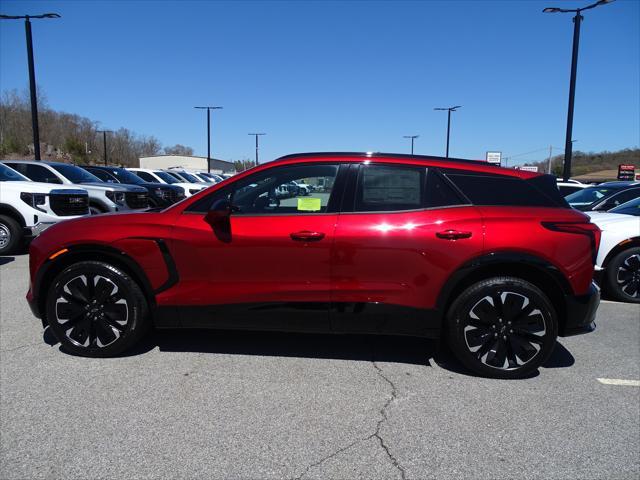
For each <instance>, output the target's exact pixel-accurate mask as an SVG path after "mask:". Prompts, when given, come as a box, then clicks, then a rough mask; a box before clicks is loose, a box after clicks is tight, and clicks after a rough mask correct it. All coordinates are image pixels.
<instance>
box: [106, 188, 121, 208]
mask: <svg viewBox="0 0 640 480" xmlns="http://www.w3.org/2000/svg"><path fill="white" fill-rule="evenodd" d="M106 194H107V198H108V199H109V200H111V201H112V202H113V203H117V204H118V205H124V192H111V191H107V192H106Z"/></svg>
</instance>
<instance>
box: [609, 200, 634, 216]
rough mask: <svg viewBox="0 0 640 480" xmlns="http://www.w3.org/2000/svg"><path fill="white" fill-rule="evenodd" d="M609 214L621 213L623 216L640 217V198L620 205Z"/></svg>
mask: <svg viewBox="0 0 640 480" xmlns="http://www.w3.org/2000/svg"><path fill="white" fill-rule="evenodd" d="M609 213H621V214H623V215H634V216H636V217H640V198H636V199H635V200H631V201H629V202H627V203H623V204H622V205H618V206H617V207H616V208H612V209H611V210H609Z"/></svg>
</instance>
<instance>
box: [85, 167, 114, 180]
mask: <svg viewBox="0 0 640 480" xmlns="http://www.w3.org/2000/svg"><path fill="white" fill-rule="evenodd" d="M87 171H88V172H89V173H91V174H93V175H95V176H96V177H98V178H99V179H100V180H102V181H103V182H110V183H117V182H116V180H115V178H113V177H112V176H111V175H109V174H108V173H107V172H105V171H104V170H99V169H97V168H88V169H87Z"/></svg>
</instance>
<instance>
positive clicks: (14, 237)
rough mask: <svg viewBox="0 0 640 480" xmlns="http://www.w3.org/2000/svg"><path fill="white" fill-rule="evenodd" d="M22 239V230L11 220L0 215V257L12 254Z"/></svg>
mask: <svg viewBox="0 0 640 480" xmlns="http://www.w3.org/2000/svg"><path fill="white" fill-rule="evenodd" d="M21 239H22V228H21V227H20V224H19V223H18V222H16V221H15V220H14V219H13V218H11V217H7V216H6V215H0V255H9V254H10V253H13V252H14V251H15V250H16V248H17V247H18V245H19V244H20V240H21Z"/></svg>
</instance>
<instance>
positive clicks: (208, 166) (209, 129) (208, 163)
mask: <svg viewBox="0 0 640 480" xmlns="http://www.w3.org/2000/svg"><path fill="white" fill-rule="evenodd" d="M193 108H199V109H201V110H205V109H206V110H207V173H211V110H222V107H193Z"/></svg>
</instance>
